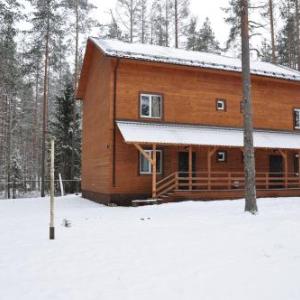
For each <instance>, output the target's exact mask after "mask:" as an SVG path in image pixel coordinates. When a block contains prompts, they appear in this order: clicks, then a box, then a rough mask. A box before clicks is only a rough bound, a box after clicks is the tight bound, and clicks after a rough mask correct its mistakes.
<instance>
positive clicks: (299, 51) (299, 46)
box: [295, 0, 300, 71]
mask: <svg viewBox="0 0 300 300" xmlns="http://www.w3.org/2000/svg"><path fill="white" fill-rule="evenodd" d="M295 10H296V35H297V37H296V41H297V56H298V57H297V63H298V70H299V71H300V36H299V0H295Z"/></svg>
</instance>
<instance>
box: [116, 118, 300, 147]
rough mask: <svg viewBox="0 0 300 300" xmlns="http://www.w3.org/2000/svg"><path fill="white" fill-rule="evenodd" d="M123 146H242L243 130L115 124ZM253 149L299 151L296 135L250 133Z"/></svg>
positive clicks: (128, 123) (132, 123)
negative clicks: (251, 134)
mask: <svg viewBox="0 0 300 300" xmlns="http://www.w3.org/2000/svg"><path fill="white" fill-rule="evenodd" d="M116 123H117V126H118V128H119V129H120V132H121V134H122V136H123V138H124V141H125V142H126V143H132V144H133V143H137V144H166V145H199V146H200V145H203V146H223V147H243V130H242V129H238V128H226V127H208V126H200V125H182V124H168V123H150V122H149V123H146V122H130V121H117V122H116ZM253 135H254V146H255V147H256V148H275V149H276V148H279V149H300V133H296V132H286V131H264V130H255V131H254V134H253Z"/></svg>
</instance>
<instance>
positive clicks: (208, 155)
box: [207, 148, 211, 190]
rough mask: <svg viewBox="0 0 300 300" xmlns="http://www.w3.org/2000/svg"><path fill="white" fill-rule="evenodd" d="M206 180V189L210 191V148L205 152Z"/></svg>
mask: <svg viewBox="0 0 300 300" xmlns="http://www.w3.org/2000/svg"><path fill="white" fill-rule="evenodd" d="M207 176H208V178H207V180H208V184H207V187H208V190H210V189H211V183H210V178H211V150H210V148H208V150H207Z"/></svg>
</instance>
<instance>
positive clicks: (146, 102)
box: [140, 94, 162, 119]
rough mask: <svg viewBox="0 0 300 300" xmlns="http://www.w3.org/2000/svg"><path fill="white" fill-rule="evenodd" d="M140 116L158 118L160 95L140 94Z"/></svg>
mask: <svg viewBox="0 0 300 300" xmlns="http://www.w3.org/2000/svg"><path fill="white" fill-rule="evenodd" d="M140 116H141V117H142V118H156V119H160V118H161V116H162V96H161V95H151V94H141V95H140Z"/></svg>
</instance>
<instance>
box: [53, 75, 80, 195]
mask: <svg viewBox="0 0 300 300" xmlns="http://www.w3.org/2000/svg"><path fill="white" fill-rule="evenodd" d="M66 77H67V79H65V80H66V84H65V87H64V91H63V95H62V96H57V97H56V110H55V113H54V118H53V121H52V122H51V133H52V134H53V136H54V137H55V172H56V174H57V175H58V173H61V175H62V177H63V179H70V176H71V169H72V165H71V156H72V146H74V149H75V152H74V153H75V159H74V175H75V176H74V177H75V178H77V179H78V178H80V153H81V150H80V149H81V141H80V126H79V125H80V118H79V114H78V113H77V115H76V118H75V120H76V122H75V124H73V106H74V101H73V94H74V89H73V84H72V81H71V80H70V75H68V76H66ZM73 136H74V137H75V140H74V141H73V144H72V137H73ZM68 191H70V189H69V190H68Z"/></svg>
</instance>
